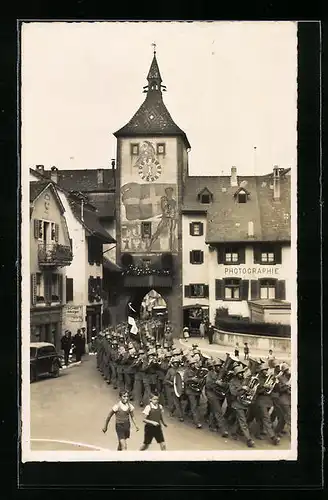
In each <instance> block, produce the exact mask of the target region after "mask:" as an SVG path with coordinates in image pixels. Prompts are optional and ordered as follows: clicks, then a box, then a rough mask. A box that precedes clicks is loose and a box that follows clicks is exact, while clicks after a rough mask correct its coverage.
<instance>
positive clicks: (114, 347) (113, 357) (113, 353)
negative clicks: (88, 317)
mask: <svg viewBox="0 0 328 500" xmlns="http://www.w3.org/2000/svg"><path fill="white" fill-rule="evenodd" d="M117 359H118V342H117V340H116V338H115V337H113V340H112V341H111V346H110V360H109V365H110V369H111V381H112V384H113V388H114V389H117V384H118V376H117Z"/></svg>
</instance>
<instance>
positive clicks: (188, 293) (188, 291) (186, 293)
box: [184, 285, 190, 297]
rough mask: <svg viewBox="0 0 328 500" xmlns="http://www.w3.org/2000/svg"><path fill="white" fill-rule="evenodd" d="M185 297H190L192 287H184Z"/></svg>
mask: <svg viewBox="0 0 328 500" xmlns="http://www.w3.org/2000/svg"><path fill="white" fill-rule="evenodd" d="M184 296H185V297H190V286H189V285H185V287H184Z"/></svg>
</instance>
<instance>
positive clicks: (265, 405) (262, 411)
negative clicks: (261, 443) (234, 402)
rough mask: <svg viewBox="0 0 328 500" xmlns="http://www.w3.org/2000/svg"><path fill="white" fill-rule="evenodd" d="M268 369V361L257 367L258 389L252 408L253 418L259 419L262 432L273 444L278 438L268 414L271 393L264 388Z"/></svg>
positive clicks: (271, 405)
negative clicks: (253, 411)
mask: <svg viewBox="0 0 328 500" xmlns="http://www.w3.org/2000/svg"><path fill="white" fill-rule="evenodd" d="M269 369H270V367H269V365H268V363H262V364H261V365H260V367H259V374H258V376H259V389H258V393H257V397H256V400H255V402H254V410H255V415H256V417H255V418H256V419H257V420H258V421H259V423H260V426H261V428H262V429H263V431H264V433H265V434H266V435H267V436H268V437H269V439H270V441H271V442H272V443H273V444H274V445H277V444H279V442H280V439H279V437H278V436H276V434H275V432H274V430H273V425H272V422H271V418H270V415H269V410H270V409H271V408H272V407H273V401H272V397H271V394H269V393H268V389H267V388H266V381H267V378H268V371H269Z"/></svg>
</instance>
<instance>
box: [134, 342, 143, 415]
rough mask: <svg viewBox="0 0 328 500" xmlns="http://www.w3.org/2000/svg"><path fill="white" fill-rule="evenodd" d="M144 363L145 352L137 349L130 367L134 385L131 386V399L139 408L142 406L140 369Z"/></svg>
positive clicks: (141, 373) (141, 376)
mask: <svg viewBox="0 0 328 500" xmlns="http://www.w3.org/2000/svg"><path fill="white" fill-rule="evenodd" d="M144 361H145V351H144V350H143V349H139V351H138V353H137V356H136V358H135V359H134V361H133V363H132V366H133V368H134V369H135V374H134V384H133V399H134V401H136V402H137V403H139V406H143V405H144V403H143V394H144V387H143V371H142V367H143V365H144Z"/></svg>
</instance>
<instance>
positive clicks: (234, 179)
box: [230, 167, 238, 187]
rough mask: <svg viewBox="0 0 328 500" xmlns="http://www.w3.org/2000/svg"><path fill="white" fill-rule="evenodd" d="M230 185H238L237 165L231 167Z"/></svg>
mask: <svg viewBox="0 0 328 500" xmlns="http://www.w3.org/2000/svg"><path fill="white" fill-rule="evenodd" d="M230 185H231V187H236V186H238V181H237V168H236V167H231V179H230Z"/></svg>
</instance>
